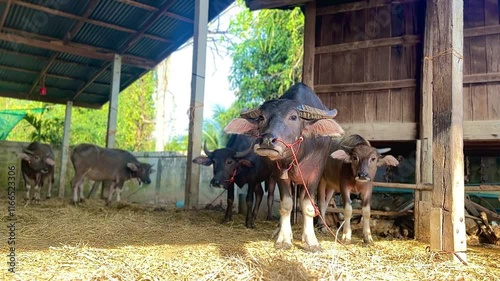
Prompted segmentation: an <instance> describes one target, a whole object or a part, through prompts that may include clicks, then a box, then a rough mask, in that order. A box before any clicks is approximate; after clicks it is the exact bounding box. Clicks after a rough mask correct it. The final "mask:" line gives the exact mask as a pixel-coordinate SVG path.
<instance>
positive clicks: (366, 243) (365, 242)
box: [363, 237, 374, 246]
mask: <svg viewBox="0 0 500 281" xmlns="http://www.w3.org/2000/svg"><path fill="white" fill-rule="evenodd" d="M373 244H374V243H373V238H371V237H370V238H369V239H363V246H373Z"/></svg>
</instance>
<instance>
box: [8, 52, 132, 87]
mask: <svg viewBox="0 0 500 281" xmlns="http://www.w3.org/2000/svg"><path fill="white" fill-rule="evenodd" d="M0 53H4V54H9V55H13V56H23V57H27V58H32V59H35V60H40V61H49V59H50V58H48V57H44V56H37V55H32V54H27V53H22V52H16V51H11V50H6V49H2V48H0ZM55 63H60V64H66V65H68V66H74V67H85V68H90V70H91V71H95V70H98V69H101V68H100V67H98V66H96V65H92V64H83V63H77V62H71V61H67V60H61V59H56V60H55ZM19 69H21V71H22V70H23V69H22V68H19ZM24 70H26V71H31V70H29V69H24ZM35 72H36V73H38V71H35ZM47 76H53V77H55V78H61V79H67V80H79V79H78V78H75V77H71V76H63V75H57V74H47ZM122 76H126V77H132V76H135V74H133V73H130V72H122Z"/></svg>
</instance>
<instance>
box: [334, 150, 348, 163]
mask: <svg viewBox="0 0 500 281" xmlns="http://www.w3.org/2000/svg"><path fill="white" fill-rule="evenodd" d="M330 157H332V158H333V159H337V160H340V161H342V162H344V163H351V155H349V154H348V153H347V152H345V151H344V150H343V149H339V150H336V151H334V152H333V153H332V154H330Z"/></svg>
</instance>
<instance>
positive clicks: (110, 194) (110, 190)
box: [106, 182, 120, 206]
mask: <svg viewBox="0 0 500 281" xmlns="http://www.w3.org/2000/svg"><path fill="white" fill-rule="evenodd" d="M116 185H117V184H116V183H115V182H111V185H110V186H109V194H108V199H107V200H106V206H109V204H111V200H112V199H113V193H115V189H116V188H120V187H117V186H116Z"/></svg>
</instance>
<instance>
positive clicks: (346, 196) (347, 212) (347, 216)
mask: <svg viewBox="0 0 500 281" xmlns="http://www.w3.org/2000/svg"><path fill="white" fill-rule="evenodd" d="M341 194H342V203H343V204H344V232H343V234H342V242H344V243H345V244H349V243H351V235H352V230H351V217H352V205H351V198H350V192H349V190H348V189H347V188H342V193H341Z"/></svg>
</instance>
